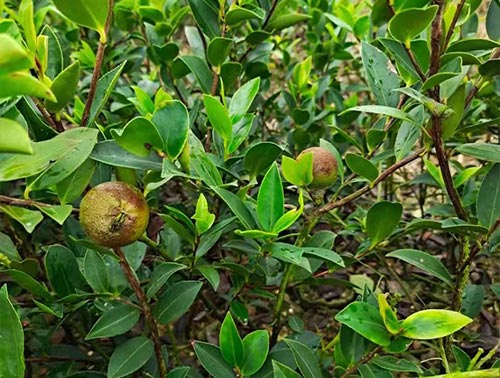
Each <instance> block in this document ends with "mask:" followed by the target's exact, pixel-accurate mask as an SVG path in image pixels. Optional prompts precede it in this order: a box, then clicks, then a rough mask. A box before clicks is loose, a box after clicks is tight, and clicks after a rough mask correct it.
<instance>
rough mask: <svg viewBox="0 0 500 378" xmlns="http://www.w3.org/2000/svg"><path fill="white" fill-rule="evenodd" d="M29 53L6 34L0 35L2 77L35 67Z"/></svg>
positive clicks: (0, 71) (0, 68)
mask: <svg viewBox="0 0 500 378" xmlns="http://www.w3.org/2000/svg"><path fill="white" fill-rule="evenodd" d="M33 65H34V62H33V59H32V58H31V56H30V55H29V54H28V52H27V51H26V50H25V49H24V48H23V47H22V46H21V45H20V44H19V43H17V41H16V40H15V39H14V38H12V37H11V36H10V35H8V34H6V33H0V76H2V75H5V74H9V73H12V72H16V71H25V70H29V69H30V68H31V67H33Z"/></svg>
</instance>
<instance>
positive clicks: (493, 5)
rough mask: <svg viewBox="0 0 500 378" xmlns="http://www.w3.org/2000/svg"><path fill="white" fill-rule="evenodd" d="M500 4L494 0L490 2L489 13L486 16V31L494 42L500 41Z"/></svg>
mask: <svg viewBox="0 0 500 378" xmlns="http://www.w3.org/2000/svg"><path fill="white" fill-rule="evenodd" d="M498 20H500V4H499V3H498V2H497V1H495V0H493V1H491V2H490V6H489V8H488V13H487V15H486V31H487V32H488V37H490V38H491V39H492V40H494V41H498V40H500V23H499V22H498Z"/></svg>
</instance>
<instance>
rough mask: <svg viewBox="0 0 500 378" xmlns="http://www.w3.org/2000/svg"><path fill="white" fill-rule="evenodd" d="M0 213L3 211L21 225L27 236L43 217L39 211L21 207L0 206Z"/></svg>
mask: <svg viewBox="0 0 500 378" xmlns="http://www.w3.org/2000/svg"><path fill="white" fill-rule="evenodd" d="M0 211H3V212H4V213H5V214H7V215H8V216H9V217H11V218H13V219H15V220H16V221H18V222H19V223H21V224H22V226H23V227H24V229H25V230H26V231H27V232H28V233H29V234H31V233H32V232H33V230H34V229H35V227H36V226H38V224H39V223H40V222H41V221H42V220H43V215H42V214H41V213H40V212H39V211H35V210H29V209H24V208H22V207H15V206H7V205H0Z"/></svg>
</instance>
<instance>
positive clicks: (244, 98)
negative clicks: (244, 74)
mask: <svg viewBox="0 0 500 378" xmlns="http://www.w3.org/2000/svg"><path fill="white" fill-rule="evenodd" d="M259 87H260V77H256V78H255V79H252V80H250V81H249V82H247V83H245V84H244V85H242V86H241V87H240V88H239V89H238V90H237V91H236V92H235V93H234V95H233V97H232V98H231V102H230V103H229V109H228V110H229V117H230V118H231V121H232V123H236V122H237V121H239V120H240V119H241V118H242V117H243V116H244V115H245V114H246V112H248V109H250V106H251V105H252V102H253V100H254V99H255V96H257V93H258V92H259Z"/></svg>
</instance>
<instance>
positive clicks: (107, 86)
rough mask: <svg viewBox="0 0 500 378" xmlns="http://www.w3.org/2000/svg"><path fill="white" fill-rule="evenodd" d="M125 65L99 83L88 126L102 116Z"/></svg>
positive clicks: (108, 74) (121, 65)
mask: <svg viewBox="0 0 500 378" xmlns="http://www.w3.org/2000/svg"><path fill="white" fill-rule="evenodd" d="M65 1H68V0H65ZM78 1H86V0H78ZM94 1H100V0H94ZM125 64H127V62H126V61H125V62H123V63H122V64H120V65H119V66H117V67H115V68H113V69H112V70H111V71H109V72H106V73H105V74H104V75H102V77H101V78H100V79H99V81H98V82H97V87H96V91H95V97H94V101H93V102H92V106H91V108H90V116H89V120H88V122H87V125H93V124H94V122H95V121H96V119H97V117H99V115H100V114H101V112H102V110H103V109H104V106H105V105H106V103H107V102H108V99H109V97H110V96H111V93H112V92H113V89H114V88H115V85H116V83H117V82H118V79H119V78H120V75H121V73H122V71H123V69H124V68H125Z"/></svg>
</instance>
